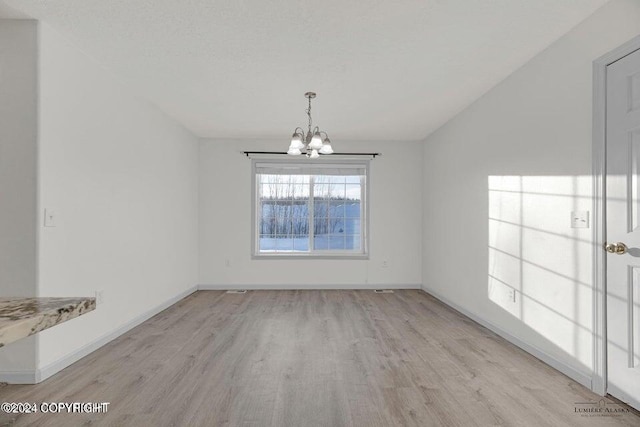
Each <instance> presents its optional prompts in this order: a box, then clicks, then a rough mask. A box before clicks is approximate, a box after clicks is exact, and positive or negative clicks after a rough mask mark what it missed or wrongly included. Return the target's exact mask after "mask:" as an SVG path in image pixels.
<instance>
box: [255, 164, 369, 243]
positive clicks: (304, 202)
mask: <svg viewBox="0 0 640 427" xmlns="http://www.w3.org/2000/svg"><path fill="white" fill-rule="evenodd" d="M257 176H258V181H257V182H258V184H257V185H258V201H259V231H260V237H259V242H258V243H259V250H260V251H261V252H307V251H310V249H311V248H310V246H313V250H319V251H359V250H360V249H361V202H362V182H361V177H360V176H332V175H331V176H328V175H295V174H292V175H284V174H273V175H269V174H258V175H257Z"/></svg>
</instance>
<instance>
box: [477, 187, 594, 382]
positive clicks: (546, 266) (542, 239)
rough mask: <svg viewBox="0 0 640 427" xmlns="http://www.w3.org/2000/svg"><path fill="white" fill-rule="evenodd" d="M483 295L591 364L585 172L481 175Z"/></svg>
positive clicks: (588, 201) (589, 249)
mask: <svg viewBox="0 0 640 427" xmlns="http://www.w3.org/2000/svg"><path fill="white" fill-rule="evenodd" d="M488 195H489V266H488V297H489V299H490V300H491V301H492V302H493V303H495V304H497V305H498V306H500V307H501V308H502V309H503V310H505V311H507V312H508V313H510V314H511V315H513V316H514V317H515V318H516V319H518V320H519V321H520V322H521V323H522V324H524V325H525V326H527V327H528V328H530V329H532V330H533V331H535V332H536V333H538V334H539V335H541V336H542V337H544V338H545V339H546V340H548V341H550V342H551V343H553V344H554V345H555V346H557V347H558V348H559V349H561V350H562V351H563V352H565V353H567V354H568V355H570V356H571V357H572V358H573V359H575V360H576V361H578V362H579V363H580V364H582V365H584V367H585V368H587V369H589V370H590V369H591V368H592V338H593V336H592V330H593V329H592V327H593V324H592V321H593V320H592V312H593V309H592V298H593V295H592V292H593V290H592V260H591V256H592V240H591V228H590V227H591V224H589V226H590V227H589V228H571V214H572V212H580V211H583V212H584V211H590V210H591V202H592V199H591V177H590V176H489V178H488Z"/></svg>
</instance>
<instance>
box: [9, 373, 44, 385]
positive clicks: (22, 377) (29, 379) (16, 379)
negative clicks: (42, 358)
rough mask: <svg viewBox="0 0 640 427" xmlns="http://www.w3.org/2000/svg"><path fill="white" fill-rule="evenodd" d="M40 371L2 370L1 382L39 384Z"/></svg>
mask: <svg viewBox="0 0 640 427" xmlns="http://www.w3.org/2000/svg"><path fill="white" fill-rule="evenodd" d="M38 382H39V381H38V371H0V383H7V384H37V383H38Z"/></svg>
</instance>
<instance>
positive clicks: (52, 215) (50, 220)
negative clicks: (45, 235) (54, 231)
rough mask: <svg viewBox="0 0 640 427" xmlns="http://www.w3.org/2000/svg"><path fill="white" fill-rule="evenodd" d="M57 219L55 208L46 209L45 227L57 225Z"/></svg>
mask: <svg viewBox="0 0 640 427" xmlns="http://www.w3.org/2000/svg"><path fill="white" fill-rule="evenodd" d="M56 220H57V216H56V212H55V211H54V210H53V209H45V210H44V226H45V227H55V226H56Z"/></svg>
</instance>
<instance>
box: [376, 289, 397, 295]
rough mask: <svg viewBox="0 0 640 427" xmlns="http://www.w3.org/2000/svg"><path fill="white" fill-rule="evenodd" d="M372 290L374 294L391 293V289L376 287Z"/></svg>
mask: <svg viewBox="0 0 640 427" xmlns="http://www.w3.org/2000/svg"><path fill="white" fill-rule="evenodd" d="M373 292H375V293H376V294H392V293H393V291H392V290H391V289H376V290H374V291H373Z"/></svg>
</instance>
